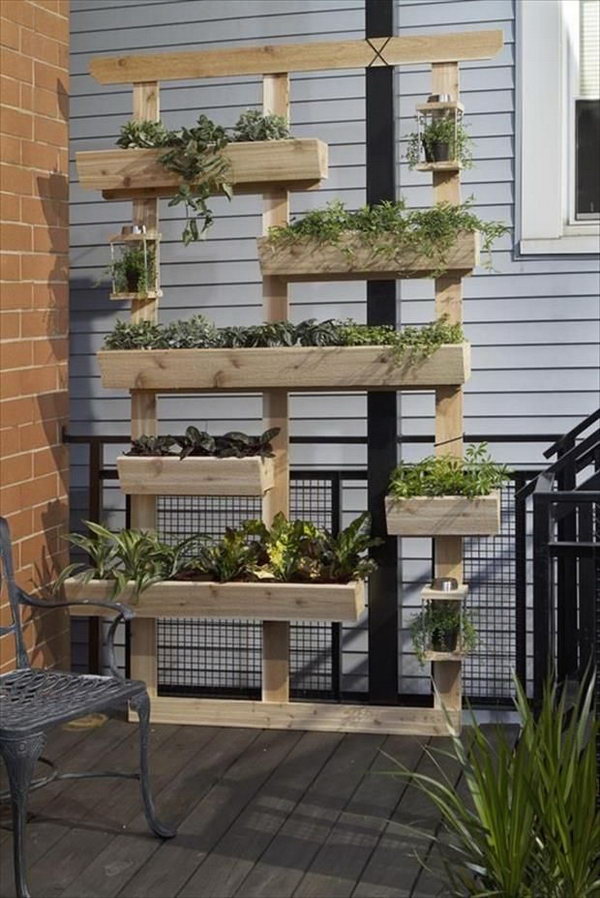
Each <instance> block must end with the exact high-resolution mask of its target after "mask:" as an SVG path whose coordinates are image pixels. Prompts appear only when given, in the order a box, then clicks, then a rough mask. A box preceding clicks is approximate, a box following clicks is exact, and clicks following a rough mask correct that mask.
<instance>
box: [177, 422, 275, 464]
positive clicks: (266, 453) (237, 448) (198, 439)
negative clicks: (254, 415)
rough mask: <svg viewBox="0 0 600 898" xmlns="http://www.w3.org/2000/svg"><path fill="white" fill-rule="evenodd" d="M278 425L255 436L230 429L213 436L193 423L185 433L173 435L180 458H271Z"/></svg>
mask: <svg viewBox="0 0 600 898" xmlns="http://www.w3.org/2000/svg"><path fill="white" fill-rule="evenodd" d="M279 431H280V428H279V427H273V428H271V429H270V430H265V431H264V433H262V434H259V435H257V436H249V435H248V434H247V433H241V431H237V430H232V431H229V433H225V434H223V436H217V437H213V436H211V435H210V434H209V433H206V431H200V430H198V428H197V427H194V426H193V425H192V426H190V427H188V428H187V430H186V432H185V435H184V436H182V437H175V441H176V442H177V445H178V446H179V447H180V450H181V451H180V456H179V457H180V458H181V459H184V458H188V456H214V457H215V458H249V457H251V456H259V457H261V458H272V457H273V454H274V453H273V447H272V445H271V440H273V439H274V438H275V437H276V436H277V434H278V433H279Z"/></svg>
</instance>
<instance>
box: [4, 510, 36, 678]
mask: <svg viewBox="0 0 600 898" xmlns="http://www.w3.org/2000/svg"><path fill="white" fill-rule="evenodd" d="M3 575H4V579H5V581H6V589H7V592H8V600H9V602H10V610H11V615H12V623H11V624H9V626H7V627H0V636H5V635H6V634H8V633H13V634H14V637H15V649H16V655H17V667H29V658H28V657H27V650H26V648H25V640H24V638H23V627H22V625H21V603H20V600H19V587H18V586H17V584H16V583H15V569H14V565H13V555H12V543H11V539H10V527H9V526H8V521H7V520H6V518H1V517H0V587H1V586H2V576H3Z"/></svg>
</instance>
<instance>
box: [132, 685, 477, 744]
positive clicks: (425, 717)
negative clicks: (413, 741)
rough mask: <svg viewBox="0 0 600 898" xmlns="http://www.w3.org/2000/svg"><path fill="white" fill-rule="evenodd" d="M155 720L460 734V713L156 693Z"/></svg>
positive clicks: (420, 733) (152, 718) (353, 730)
mask: <svg viewBox="0 0 600 898" xmlns="http://www.w3.org/2000/svg"><path fill="white" fill-rule="evenodd" d="M150 720H151V721H152V722H153V723H171V724H191V725H193V726H221V727H223V726H225V727H227V726H229V727H256V728H260V729H271V730H311V731H316V732H335V733H379V734H381V733H384V734H389V735H398V736H409V735H410V736H448V735H449V734H450V733H451V732H454V733H456V734H457V735H458V734H459V733H460V730H461V725H462V719H461V713H460V711H449V712H446V711H444V710H443V709H437V708H405V707H396V706H382V705H350V704H339V705H338V704H329V703H326V702H318V703H317V702H265V701H262V702H256V701H244V700H237V699H231V700H230V699H198V698H173V697H171V696H160V695H159V696H154V697H153V699H152V706H151V712H150Z"/></svg>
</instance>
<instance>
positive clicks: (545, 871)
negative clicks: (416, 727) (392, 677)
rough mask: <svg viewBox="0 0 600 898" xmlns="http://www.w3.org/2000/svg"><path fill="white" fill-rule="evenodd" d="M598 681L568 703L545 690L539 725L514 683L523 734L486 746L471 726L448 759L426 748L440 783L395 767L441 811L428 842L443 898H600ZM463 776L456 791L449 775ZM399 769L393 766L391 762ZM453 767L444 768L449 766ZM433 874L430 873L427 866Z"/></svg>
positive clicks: (497, 733)
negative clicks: (454, 769) (454, 770)
mask: <svg viewBox="0 0 600 898" xmlns="http://www.w3.org/2000/svg"><path fill="white" fill-rule="evenodd" d="M594 685H595V677H591V678H590V677H588V678H586V681H585V682H584V683H582V684H581V685H580V687H579V689H578V691H577V694H576V696H575V698H574V700H572V701H571V700H569V698H568V695H567V690H566V689H562V690H561V689H559V687H558V686H557V685H556V683H555V682H553V681H548V682H547V684H546V686H545V689H544V694H543V698H542V702H541V707H540V708H539V711H538V714H537V716H536V715H535V714H534V712H533V710H532V709H531V706H530V704H529V702H528V700H527V697H526V695H525V693H524V691H523V689H522V687H521V685H520V684H519V682H518V681H517V680H516V678H515V689H516V707H517V710H518V713H519V718H520V733H519V737H518V739H517V741H516V743H515V744H513V740H512V738H511V736H510V735H509V734H508V733H507V731H506V730H505V729H504V728H502V727H497V728H496V729H495V730H494V734H493V736H488V735H487V733H486V732H485V730H484V729H483V728H482V727H481V726H480V725H479V724H478V723H477V721H476V720H474V721H473V726H472V727H470V728H469V730H468V731H467V733H466V735H465V737H464V739H461V738H460V737H459V736H457V735H454V736H452V747H451V750H450V751H443V750H440V749H436V748H426V749H425V753H426V755H427V756H428V758H429V760H430V761H431V762H432V763H433V765H434V769H435V771H436V773H434V774H433V775H429V774H424V773H419V772H418V771H417V772H415V771H413V770H410V769H409V768H407V767H406V766H405V765H404V764H402V763H401V762H398V761H396V762H395V763H396V764H397V771H396V774H397V775H398V776H401V777H403V778H404V779H406V780H407V781H408V782H409V783H410V784H411V785H412V786H413V787H415V788H416V789H418V790H419V791H420V792H421V793H422V794H423V795H424V796H425V797H426V798H427V799H429V801H431V802H432V803H433V804H434V805H435V807H436V808H437V810H438V812H439V814H440V815H441V821H442V830H441V832H439V833H438V834H436V835H431V834H428V833H423V832H419V831H417V830H416V828H412V827H409V829H410V830H411V832H413V833H416V834H417V835H418V836H419V837H420V838H423V839H428V840H430V841H431V843H432V845H433V847H434V849H435V851H436V854H437V855H438V857H439V859H440V860H441V865H442V870H443V872H442V873H440V879H441V880H442V882H443V892H441V893H440V894H443V895H444V896H449V898H450V896H452V898H465V896H472V898H592V896H595V895H598V894H600V811H599V806H598V802H597V770H596V757H595V755H596V740H597V739H598V738H599V736H600V728H599V724H598V721H597V719H596V718H595V712H594V707H593V698H594ZM448 758H450V759H451V760H452V761H453V762H454V763H457V764H458V765H459V767H460V769H461V771H462V776H463V780H464V783H465V786H466V789H465V790H462V791H457V790H456V788H455V784H454V780H453V779H451V778H450V777H449V776H448V774H447V773H446V772H445V770H444V766H445V762H446V761H447V759H448ZM392 760H394V759H393V758H392ZM446 766H447V764H446ZM428 866H429V868H430V869H431V864H428Z"/></svg>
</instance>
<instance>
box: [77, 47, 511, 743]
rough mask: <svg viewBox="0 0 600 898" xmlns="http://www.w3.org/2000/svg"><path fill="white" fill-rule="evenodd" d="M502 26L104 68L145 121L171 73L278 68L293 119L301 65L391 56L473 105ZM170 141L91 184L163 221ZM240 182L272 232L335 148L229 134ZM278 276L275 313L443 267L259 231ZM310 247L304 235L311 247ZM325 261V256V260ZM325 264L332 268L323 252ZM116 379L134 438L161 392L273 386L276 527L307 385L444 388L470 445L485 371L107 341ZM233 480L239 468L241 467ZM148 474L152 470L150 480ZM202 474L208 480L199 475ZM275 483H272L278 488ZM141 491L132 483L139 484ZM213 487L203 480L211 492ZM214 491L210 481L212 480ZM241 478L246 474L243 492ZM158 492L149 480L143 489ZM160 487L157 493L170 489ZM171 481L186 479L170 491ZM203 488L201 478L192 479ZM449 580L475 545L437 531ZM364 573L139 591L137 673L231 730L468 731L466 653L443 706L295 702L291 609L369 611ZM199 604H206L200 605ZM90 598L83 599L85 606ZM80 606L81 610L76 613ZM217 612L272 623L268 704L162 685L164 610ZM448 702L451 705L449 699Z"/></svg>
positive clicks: (92, 169) (155, 704) (136, 517)
mask: <svg viewBox="0 0 600 898" xmlns="http://www.w3.org/2000/svg"><path fill="white" fill-rule="evenodd" d="M502 44H503V39H502V32H501V31H481V32H468V33H467V32H461V33H456V34H442V35H409V36H406V37H388V38H386V37H381V38H371V39H370V40H368V41H367V40H354V41H342V42H326V43H311V44H288V45H277V46H269V47H242V48H239V49H234V50H231V51H229V52H224V51H223V50H222V49H219V50H217V51H211V50H209V51H200V52H195V51H192V52H184V53H159V54H150V55H147V56H129V57H116V58H109V57H99V58H96V59H94V60H92V63H91V72H92V75H93V76H94V77H95V78H96V79H97V80H98V81H99V82H100V83H102V84H123V83H125V84H127V83H129V84H132V86H133V117H134V118H135V119H137V120H158V119H159V118H160V114H159V82H160V81H163V80H178V81H185V80H189V79H194V78H214V77H217V78H219V77H238V76H242V75H260V76H262V77H263V110H264V112H266V113H275V114H278V115H283V116H289V74H288V73H289V72H295V71H298V72H300V71H323V70H326V69H354V68H357V67H359V68H360V67H364V68H367V67H371V66H379V65H418V64H423V63H429V64H431V66H432V85H431V90H432V93H437V94H450V95H451V96H452V97H453V99H454V100H455V101H456V102H457V103H458V102H459V82H458V65H459V62H460V61H463V60H471V59H488V58H491V57H493V56H495V55H496V54H497V53H498V52H499V51H500V50H501V48H502ZM161 152H162V151H161V150H118V149H115V150H108V151H106V150H105V151H102V152H86V153H78V154H77V168H78V172H79V177H80V181H81V183H82V185H83V186H84V187H86V188H89V189H94V190H101V191H102V193H103V195H104V197H105V198H106V199H110V200H122V199H126V198H131V199H132V200H133V221H134V223H136V224H140V225H144V226H145V228H146V230H147V231H150V232H151V231H157V230H158V200H159V197H162V196H169V195H172V194H173V192H174V191H175V190H176V189H177V186H178V183H179V182H178V179H177V177H176V176H174V175H172V174H170V173H168V172H166V171H165V169H164V168H163V166H162V165H161V164H160V163H159V161H158V158H159V156H160V154H161ZM224 152H225V154H226V155H227V157H228V159H229V161H230V163H231V178H230V180H231V182H232V183H233V186H234V189H235V193H240V192H246V193H259V194H262V196H263V234H264V235H265V236H266V235H267V233H268V231H269V228H270V227H273V226H282V225H286V224H287V223H288V222H289V191H291V190H305V189H312V188H314V187H317V186H318V184H319V182H320V181H322V180H323V179H324V178H325V177H326V176H327V147H326V146H325V145H324V144H323V143H321V142H320V141H318V140H296V139H294V140H285V141H272V142H268V143H252V144H230V145H229V146H228V147H227V149H226V150H225V151H224ZM427 170H431V171H432V177H433V186H434V199H435V201H436V202H451V203H459V202H460V171H459V169H458V168H457V167H450V166H449V164H448V163H438V164H434V165H433V166H432V167H431V168H428V169H427ZM259 246H260V253H261V263H262V273H263V315H262V317H263V319H264V320H266V321H281V320H284V319H287V318H289V303H288V283H289V282H290V281H293V280H333V279H358V278H360V279H363V278H364V279H377V278H385V279H389V278H396V277H425V276H428V275H430V274H431V273H432V271H433V270H437V267H436V266H434V265H432V264H431V262H430V261H429V260H427V259H423V258H417V257H415V256H414V255H413V256H412V257H411V255H410V254H406V253H403V252H398V253H395V254H394V258H393V264H390V262H389V260H388V262H387V263H385V264H382V258H381V257H379V258H374V254H373V252H372V250H367V249H366V248H365V247H361V246H358V245H357V246H355V247H353V253H351V256H352V261H351V262H350V261H349V260H348V257H347V255H344V254H342V256H341V257H340V253H339V251H338V250H336V251H335V252H333V253H332V252H331V249H324V248H323V247H321V248H320V249H319V250H318V252H317V250H316V249H315V250H314V252H313V253H311V254H310V255H309V254H308V253H306V252H305V253H304V254H301V253H298V252H295V251H294V252H292V251H290V249H289V248H288V249H286V250H285V252H279V251H278V252H277V253H274V252H273V251H272V249H271V248H270V247H268V246H267V245H266V243H265V242H264V240H263V241H261V242H260V244H259ZM306 249H307V247H305V250H306ZM477 256H478V238H477V235H475V234H464V235H461V237H460V238H459V240H458V241H457V244H456V246H455V247H454V249H453V250H452V251H451V253H450V254H449V257H448V267H447V271H446V273H445V274H444V276H443V277H438V278H436V281H435V292H436V314H437V316H438V317H439V316H442V315H445V316H447V318H448V320H449V321H450V322H452V323H458V322H460V321H461V309H462V292H461V282H462V278H463V277H464V276H465V275H466V274H469V273H470V272H471V271H472V270H473V268H474V267H475V266H476V264H477ZM317 257H318V259H317ZM316 260H317V261H318V266H317V265H315V261H316ZM157 313H158V297H156V298H154V297H152V298H148V299H144V300H140V299H139V298H133V299H132V300H131V315H132V320H133V321H140V320H157ZM98 358H99V361H100V367H101V370H102V381H103V384H104V385H105V386H108V387H112V388H125V389H129V390H130V391H131V402H132V413H131V418H132V437H133V438H138V437H139V436H141V435H142V434H152V433H156V432H157V429H158V414H157V395H156V394H157V392H169V391H177V390H181V391H186V392H190V390H194V389H195V390H198V391H199V392H200V391H201V392H205V391H227V390H235V391H236V392H239V391H243V390H252V391H260V390H262V392H263V424H264V427H265V429H266V428H270V427H279V428H280V434H279V436H278V437H277V438H276V439H275V440H274V441H273V446H274V449H275V452H276V462H275V465H274V477H273V485H272V487H271V488H270V489H268V490H267V491H266V492H264V495H263V517H264V520H265V521H266V522H267V523H270V521H271V520H272V519H273V517H274V515H275V514H276V513H277V512H284V513H285V514H289V455H288V451H289V411H288V393H289V391H293V390H318V389H330V390H335V391H340V390H360V389H374V390H382V389H383V390H386V389H389V390H395V389H402V390H404V389H432V390H434V391H435V398H436V443H437V444H438V447H439V449H438V451H440V450H441V451H449V449H448V447H450V451H452V452H454V453H455V454H456V455H460V454H461V453H462V430H463V427H462V385H463V384H464V382H465V381H466V380H467V378H468V376H469V373H470V359H469V347H468V345H466V344H465V345H458V346H443V347H441V348H440V349H438V350H437V351H436V352H434V353H433V354H432V355H431V356H430V357H429V358H428V359H423V360H420V361H418V362H417V363H415V364H408V365H407V364H405V365H402V364H401V365H392V364H391V359H390V358H389V353H388V352H386V350H384V349H382V348H381V347H343V348H326V349H320V348H314V347H307V348H301V347H300V348H293V349H288V348H285V349H268V350H261V349H254V350H174V351H162V350H160V351H145V352H138V351H135V352H109V351H104V352H101V353H99V356H98ZM163 476H166V475H163V473H162V470H161V471H160V472H157V473H153V475H152V476H151V477H147V478H146V479H145V483H146V484H152V485H150V486H148V485H146V486H145V487H142V488H140V492H137V487H136V488H135V489H136V492H132V498H131V526H132V527H141V528H147V529H152V528H154V527H155V526H156V498H155V496H156V494H158V490H159V487H157V486H156V482H157V481H158V480H160V478H161V477H163ZM232 476H233V475H232ZM144 478H145V475H144V476H143V477H142V481H144ZM192 479H193V478H192ZM263 485H264V484H263V483H262V482H261V489H262V488H263ZM126 488H128V487H126ZM203 489H204V488H203ZM205 489H206V490H208V486H206V488H205ZM239 489H241V487H240V485H239V484H238V485H237V486H236V490H239ZM142 490H143V491H142ZM155 490H156V493H155ZM170 491H171V488H170ZM186 492H189V490H186ZM435 576H437V577H455V578H456V579H457V580H458V581H459V582H462V541H461V538H460V537H457V536H442V537H436V562H435ZM90 589H98V593H97V595H104V596H105V595H106V591H107V587H106V585H102V584H88V585H87V586H85V587H83V586H82V585H81V584H80V583H77V584H75V583H73V582H68V583H67V593H68V594H70V596H71V597H79V596H86V597H88V598H91V597H92V596H91V595H90ZM363 592H364V586H363V584H347V585H344V586H336V585H329V584H327V585H319V584H308V585H307V584H273V583H270V584H268V585H266V584H264V583H252V584H246V583H244V584H240V583H229V584H215V583H175V582H166V583H162V584H157V585H156V586H155V587H152V589H150V590H148V591H147V592H146V593H143V594H142V595H141V596H140V600H139V603H138V605H137V611H138V616H137V617H136V619H135V620H133V621H132V623H131V675H132V677H134V678H137V679H142V680H144V681H145V682H146V684H147V686H148V689H149V692H150V694H151V696H152V720H154V721H156V722H168V723H191V724H205V725H218V726H249V727H276V728H286V729H311V730H336V731H339V732H366V733H369V732H375V733H382V732H385V733H394V734H406V733H410V734H416V735H422V736H429V735H445V734H447V732H448V727H449V726H451V727H452V728H453V729H454V730H458V729H459V728H460V719H461V688H460V671H461V663H460V660H455V659H454V658H453V659H452V660H441V659H436V660H434V661H433V663H432V675H433V678H434V681H435V684H436V687H437V693H436V695H437V697H436V700H435V703H434V707H433V708H402V707H397V706H389V707H380V706H376V705H373V706H371V705H353V704H331V703H312V702H306V703H305V702H290V700H289V621H290V620H297V619H312V620H315V619H316V620H351V621H352V620H356V618H357V616H358V615H359V614H360V612H361V610H362V607H363V601H364V599H363ZM200 609H202V610H201V612H200ZM87 610H88V609H86V608H85V609H84V612H85V611H87ZM73 613H77V612H75V611H74V612H73ZM200 613H201V614H202V616H215V617H220V618H222V617H227V616H232V617H235V618H240V617H241V618H248V617H253V618H255V619H259V620H262V622H263V624H262V651H263V667H262V700H261V701H240V700H233V701H232V700H218V699H214V700H213V699H188V698H173V697H171V696H158V695H157V687H158V683H157V643H156V617H159V616H164V615H165V614H166V615H167V616H169V617H171V616H177V615H180V616H181V615H183V616H185V617H188V616H200ZM442 704H443V705H444V708H442Z"/></svg>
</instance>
